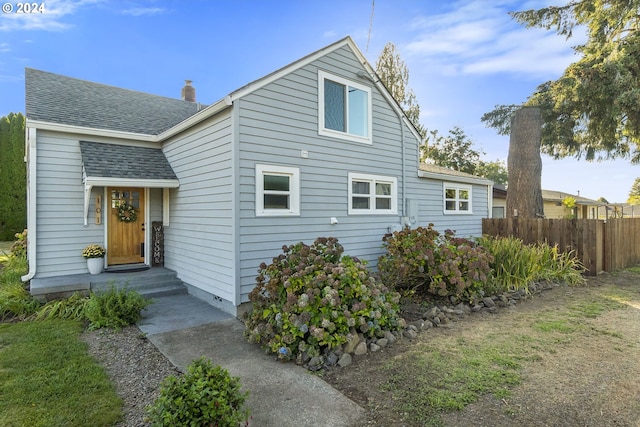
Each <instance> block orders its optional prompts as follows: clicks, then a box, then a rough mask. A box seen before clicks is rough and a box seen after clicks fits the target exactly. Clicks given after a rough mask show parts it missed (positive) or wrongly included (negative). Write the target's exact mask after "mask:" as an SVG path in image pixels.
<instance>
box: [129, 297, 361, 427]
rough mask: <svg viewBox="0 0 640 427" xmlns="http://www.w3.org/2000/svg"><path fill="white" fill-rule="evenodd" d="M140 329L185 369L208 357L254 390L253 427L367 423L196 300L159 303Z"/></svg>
mask: <svg viewBox="0 0 640 427" xmlns="http://www.w3.org/2000/svg"><path fill="white" fill-rule="evenodd" d="M138 327H139V328H140V330H141V331H142V332H144V333H146V334H147V337H148V338H149V339H150V340H151V342H152V343H153V344H154V345H155V346H156V347H157V348H158V349H159V350H160V351H161V352H162V354H164V355H165V356H166V357H167V358H168V359H169V360H170V361H171V362H172V363H173V364H174V365H176V366H177V367H179V368H180V369H181V370H184V369H185V368H186V366H187V365H188V364H189V363H191V361H193V360H195V359H198V358H199V357H201V356H205V357H207V358H209V359H211V361H212V363H214V364H216V365H220V366H222V367H223V368H225V369H227V370H228V371H229V373H230V374H231V375H233V376H237V377H240V382H241V384H242V387H243V389H245V390H248V391H249V398H248V400H247V404H248V407H249V410H250V412H251V420H250V423H249V425H250V426H256V427H271V426H274V427H276V426H277V427H301V426H334V427H356V426H362V425H366V418H365V412H364V410H363V409H362V408H361V407H359V406H358V405H357V404H355V403H354V402H353V401H351V400H350V399H348V398H347V397H345V396H344V395H342V394H341V393H339V392H338V391H337V390H335V389H334V388H333V387H331V386H330V385H329V384H327V383H325V382H324V381H322V380H321V379H319V378H318V377H317V376H315V375H313V374H311V373H310V372H309V371H307V370H306V369H304V368H302V367H300V366H297V365H295V364H294V363H282V362H278V361H277V360H276V359H275V357H274V356H271V355H267V354H265V353H264V351H263V350H262V349H261V348H260V347H259V346H258V345H254V344H249V343H248V342H247V341H246V339H245V338H244V336H243V331H244V324H243V323H242V322H241V321H239V320H238V319H236V318H235V317H233V316H231V315H229V314H226V313H223V312H222V311H220V310H218V309H216V308H214V307H212V306H210V305H209V304H207V303H205V302H203V301H201V300H199V299H197V298H195V297H192V296H190V295H175V296H167V297H161V298H156V299H154V303H153V304H152V305H150V306H149V307H148V308H147V309H146V310H145V311H144V312H143V319H142V320H141V321H140V322H139V323H138Z"/></svg>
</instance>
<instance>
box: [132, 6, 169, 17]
mask: <svg viewBox="0 0 640 427" xmlns="http://www.w3.org/2000/svg"><path fill="white" fill-rule="evenodd" d="M167 12H168V10H167V9H164V8H161V7H132V8H129V9H125V10H123V11H122V12H121V13H122V14H123V15H131V16H143V15H160V14H162V13H167Z"/></svg>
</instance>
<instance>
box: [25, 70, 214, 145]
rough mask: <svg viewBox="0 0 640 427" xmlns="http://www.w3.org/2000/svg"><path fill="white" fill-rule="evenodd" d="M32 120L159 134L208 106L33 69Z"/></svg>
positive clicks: (28, 73) (29, 74)
mask: <svg viewBox="0 0 640 427" xmlns="http://www.w3.org/2000/svg"><path fill="white" fill-rule="evenodd" d="M25 81H26V117H27V119H29V120H37V121H44V122H49V123H59V124H66V125H72V126H81V127H88V128H95V129H109V130H116V131H123V132H132V133H140V134H147V135H158V134H160V133H162V132H163V131H165V130H167V129H169V128H171V127H173V126H175V125H177V124H178V123H180V122H182V121H183V120H185V119H187V118H188V117H190V116H192V115H193V114H195V113H197V112H198V111H199V110H201V109H202V106H201V105H200V104H198V103H195V102H188V101H182V100H179V99H172V98H166V97H162V96H157V95H151V94H147V93H143V92H135V91H132V90H127V89H122V88H118V87H113V86H107V85H103V84H99V83H93V82H89V81H85V80H79V79H75V78H72V77H66V76H61V75H58V74H53V73H48V72H45V71H40V70H35V69H33V68H27V69H26V70H25Z"/></svg>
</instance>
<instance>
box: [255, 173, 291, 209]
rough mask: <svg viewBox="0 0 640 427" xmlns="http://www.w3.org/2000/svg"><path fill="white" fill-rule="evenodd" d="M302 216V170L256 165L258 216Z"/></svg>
mask: <svg viewBox="0 0 640 427" xmlns="http://www.w3.org/2000/svg"><path fill="white" fill-rule="evenodd" d="M295 215H300V169H298V168H292V167H285V166H271V165H260V164H258V165H256V216H295Z"/></svg>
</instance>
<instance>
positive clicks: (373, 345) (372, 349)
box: [369, 342, 380, 353]
mask: <svg viewBox="0 0 640 427" xmlns="http://www.w3.org/2000/svg"><path fill="white" fill-rule="evenodd" d="M378 350H380V346H379V345H378V344H376V343H373V342H372V343H371V344H369V351H370V352H372V353H374V352H376V351H378Z"/></svg>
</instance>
